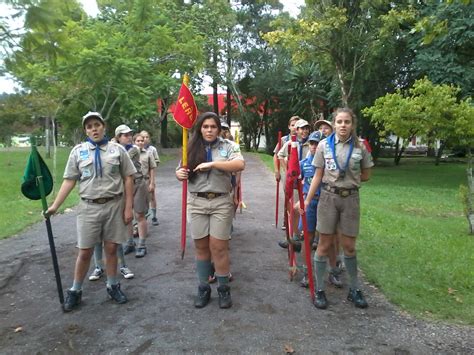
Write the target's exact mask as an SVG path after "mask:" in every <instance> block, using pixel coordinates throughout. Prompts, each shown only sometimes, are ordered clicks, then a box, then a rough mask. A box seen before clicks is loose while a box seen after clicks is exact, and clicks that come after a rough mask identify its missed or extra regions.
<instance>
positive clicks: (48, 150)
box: [44, 117, 51, 158]
mask: <svg viewBox="0 0 474 355" xmlns="http://www.w3.org/2000/svg"><path fill="white" fill-rule="evenodd" d="M49 127H50V124H49V117H45V120H44V135H45V139H46V143H45V145H46V158H51V130H50V129H49Z"/></svg>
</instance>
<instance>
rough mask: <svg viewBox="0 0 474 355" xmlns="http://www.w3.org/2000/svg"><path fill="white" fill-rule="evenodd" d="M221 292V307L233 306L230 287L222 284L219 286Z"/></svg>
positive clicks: (218, 290)
mask: <svg viewBox="0 0 474 355" xmlns="http://www.w3.org/2000/svg"><path fill="white" fill-rule="evenodd" d="M217 293H218V294H219V308H230V307H232V298H231V297H230V287H229V286H227V285H222V286H219V287H218V288H217Z"/></svg>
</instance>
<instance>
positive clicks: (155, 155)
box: [146, 145, 160, 166]
mask: <svg viewBox="0 0 474 355" xmlns="http://www.w3.org/2000/svg"><path fill="white" fill-rule="evenodd" d="M146 150H147V152H149V153H151V156H152V157H153V159H155V163H156V166H158V163H160V156H159V155H158V151H157V150H156V148H155V147H154V146H152V145H149V146H148V147H146Z"/></svg>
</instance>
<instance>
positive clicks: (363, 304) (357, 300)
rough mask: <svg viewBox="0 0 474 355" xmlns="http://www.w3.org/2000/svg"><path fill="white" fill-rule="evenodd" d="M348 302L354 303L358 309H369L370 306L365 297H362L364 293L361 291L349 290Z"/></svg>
mask: <svg viewBox="0 0 474 355" xmlns="http://www.w3.org/2000/svg"><path fill="white" fill-rule="evenodd" d="M347 300H348V301H351V302H352V303H354V306H356V307H357V308H367V307H368V306H369V305H368V304H367V301H366V300H365V298H364V295H362V291H361V290H359V289H357V290H353V289H349V294H348V295H347Z"/></svg>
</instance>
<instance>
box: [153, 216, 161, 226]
mask: <svg viewBox="0 0 474 355" xmlns="http://www.w3.org/2000/svg"><path fill="white" fill-rule="evenodd" d="M151 224H153V225H154V226H159V225H160V222H158V218H156V217H154V218H152V219H151Z"/></svg>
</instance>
